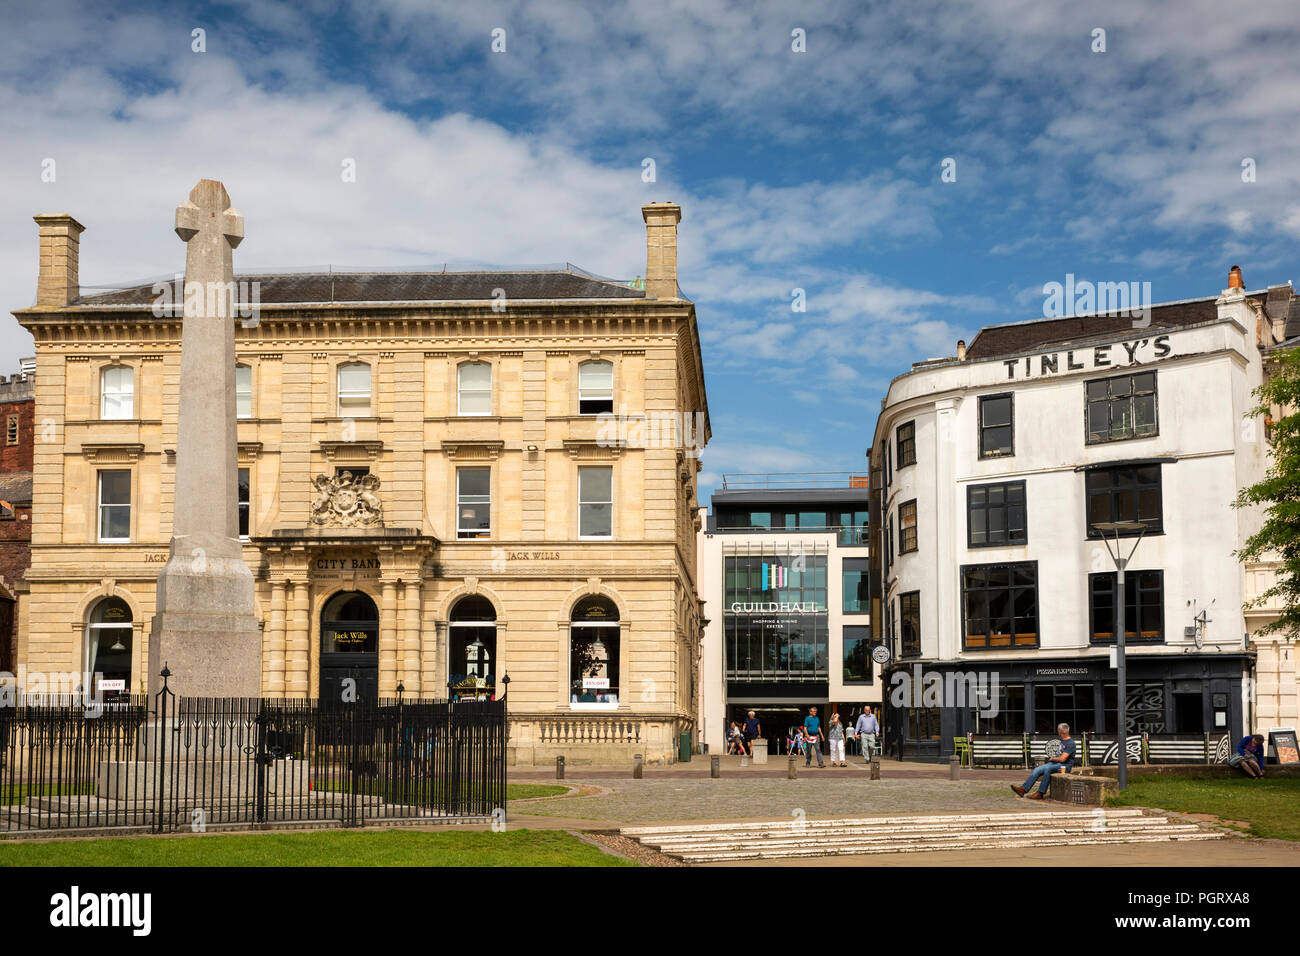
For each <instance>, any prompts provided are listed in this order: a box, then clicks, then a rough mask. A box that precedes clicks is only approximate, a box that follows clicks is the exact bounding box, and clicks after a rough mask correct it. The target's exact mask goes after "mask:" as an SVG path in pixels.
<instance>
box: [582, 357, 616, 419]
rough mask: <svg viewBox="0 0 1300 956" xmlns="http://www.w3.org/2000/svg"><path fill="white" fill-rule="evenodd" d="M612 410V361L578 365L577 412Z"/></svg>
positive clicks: (591, 412)
mask: <svg viewBox="0 0 1300 956" xmlns="http://www.w3.org/2000/svg"><path fill="white" fill-rule="evenodd" d="M613 410H614V365H613V363H612V362H583V363H582V364H581V365H579V366H578V414H579V415H599V414H600V413H602V412H612V411H613Z"/></svg>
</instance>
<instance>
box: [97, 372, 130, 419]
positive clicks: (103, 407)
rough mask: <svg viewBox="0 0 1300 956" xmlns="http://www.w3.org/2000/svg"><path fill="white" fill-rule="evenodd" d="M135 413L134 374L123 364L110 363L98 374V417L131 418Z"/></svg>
mask: <svg viewBox="0 0 1300 956" xmlns="http://www.w3.org/2000/svg"><path fill="white" fill-rule="evenodd" d="M134 415H135V374H134V372H133V371H132V370H131V369H130V368H128V367H127V366H125V365H110V366H109V367H108V368H106V369H104V371H102V372H101V373H100V375H99V417H100V418H104V419H122V418H132V417H134Z"/></svg>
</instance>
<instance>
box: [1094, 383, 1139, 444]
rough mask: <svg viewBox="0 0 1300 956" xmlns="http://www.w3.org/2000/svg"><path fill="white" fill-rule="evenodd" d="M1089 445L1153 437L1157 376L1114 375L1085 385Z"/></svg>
mask: <svg viewBox="0 0 1300 956" xmlns="http://www.w3.org/2000/svg"><path fill="white" fill-rule="evenodd" d="M1085 388H1086V390H1087V392H1086V394H1087V409H1086V413H1085V415H1086V420H1087V429H1088V444H1089V445H1095V444H1098V443H1100V442H1109V441H1123V440H1124V439H1127V438H1149V437H1150V436H1152V435H1155V434H1156V373H1155V372H1139V373H1137V374H1136V375H1116V376H1114V377H1113V378H1102V379H1097V380H1095V381H1091V382H1088V383H1087V384H1086V385H1085Z"/></svg>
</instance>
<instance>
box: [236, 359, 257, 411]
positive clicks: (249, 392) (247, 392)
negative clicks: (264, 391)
mask: <svg viewBox="0 0 1300 956" xmlns="http://www.w3.org/2000/svg"><path fill="white" fill-rule="evenodd" d="M240 369H243V370H244V371H246V372H247V373H248V388H247V389H241V388H240V387H239V372H240ZM241 396H242V397H246V398H247V399H248V411H247V412H241V411H240V410H239V400H240V398H241ZM235 417H236V418H252V417H253V366H251V365H246V364H244V363H243V362H238V363H236V364H235Z"/></svg>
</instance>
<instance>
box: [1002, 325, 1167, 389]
mask: <svg viewBox="0 0 1300 956" xmlns="http://www.w3.org/2000/svg"><path fill="white" fill-rule="evenodd" d="M1172 353H1173V347H1172V346H1171V345H1170V344H1169V336H1167V335H1157V336H1155V337H1154V338H1148V339H1129V340H1128V341H1126V342H1109V343H1107V344H1106V345H1096V346H1093V347H1092V348H1083V349H1070V350H1068V351H1065V352H1044V353H1043V354H1041V355H1026V356H1024V357H1023V358H1013V359H1006V360H1004V361H1003V363H1002V364H1003V365H1005V366H1006V367H1007V378H1011V379H1014V378H1017V377H1018V378H1032V377H1034V376H1036V375H1040V376H1041V375H1055V374H1058V373H1061V372H1066V373H1068V372H1086V371H1096V370H1098V369H1106V368H1112V367H1121V368H1122V367H1124V366H1125V365H1135V364H1141V363H1142V362H1143V361H1144V360H1150V359H1162V358H1166V357H1168V356H1169V355H1170V354H1172ZM1062 359H1064V361H1062Z"/></svg>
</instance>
